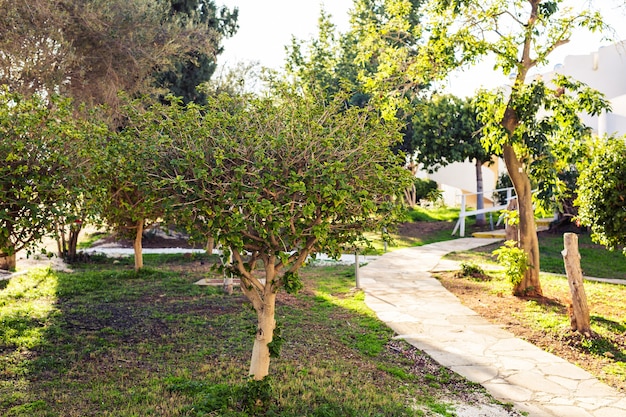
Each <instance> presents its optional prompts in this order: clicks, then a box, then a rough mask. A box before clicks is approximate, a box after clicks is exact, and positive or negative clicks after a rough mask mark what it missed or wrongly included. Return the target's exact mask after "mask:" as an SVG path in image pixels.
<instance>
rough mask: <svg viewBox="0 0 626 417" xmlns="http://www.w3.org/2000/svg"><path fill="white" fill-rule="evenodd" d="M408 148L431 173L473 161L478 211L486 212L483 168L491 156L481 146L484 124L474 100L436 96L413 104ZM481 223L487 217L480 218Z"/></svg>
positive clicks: (478, 217)
mask: <svg viewBox="0 0 626 417" xmlns="http://www.w3.org/2000/svg"><path fill="white" fill-rule="evenodd" d="M411 108H412V112H413V113H412V117H411V120H410V127H409V132H410V138H409V139H408V141H409V142H408V146H407V147H408V148H409V149H411V150H412V151H413V153H414V155H415V160H416V162H419V163H422V164H424V167H425V168H426V169H427V170H429V171H430V172H433V171H436V170H437V169H439V168H440V167H443V166H446V165H448V164H450V163H453V162H463V161H465V160H467V159H469V160H471V161H472V160H473V161H474V165H475V167H476V192H477V194H478V195H477V200H476V201H477V208H478V209H482V208H484V203H483V179H482V166H483V164H484V163H486V162H489V161H490V160H491V157H492V154H491V153H490V152H488V151H487V150H486V149H485V148H484V147H483V145H482V143H481V137H482V132H481V130H482V124H481V123H480V121H479V120H478V112H477V110H476V107H475V105H474V103H473V101H472V100H470V99H460V98H457V97H454V96H450V95H434V96H432V97H430V98H429V99H421V100H415V101H413V103H412V104H411ZM477 220H478V221H479V222H484V221H485V215H484V214H482V215H478V216H477Z"/></svg>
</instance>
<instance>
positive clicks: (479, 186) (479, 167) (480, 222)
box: [476, 158, 485, 226]
mask: <svg viewBox="0 0 626 417" xmlns="http://www.w3.org/2000/svg"><path fill="white" fill-rule="evenodd" d="M484 208H485V201H484V199H483V161H481V160H480V159H478V158H476V209H477V210H482V209H484ZM476 225H477V226H484V225H485V213H480V214H477V215H476Z"/></svg>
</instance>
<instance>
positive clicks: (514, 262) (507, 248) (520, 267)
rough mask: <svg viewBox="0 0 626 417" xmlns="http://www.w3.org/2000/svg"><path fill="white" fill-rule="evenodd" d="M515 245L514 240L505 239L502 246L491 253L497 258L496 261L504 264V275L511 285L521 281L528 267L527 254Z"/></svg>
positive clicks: (514, 285)
mask: <svg viewBox="0 0 626 417" xmlns="http://www.w3.org/2000/svg"><path fill="white" fill-rule="evenodd" d="M517 245H518V244H517V242H516V241H514V240H507V241H506V242H504V246H501V247H499V248H498V249H496V250H494V251H493V254H494V255H496V256H497V258H498V262H499V263H500V264H501V265H502V266H504V275H506V277H507V278H508V279H509V281H510V282H511V284H512V285H513V287H516V286H517V285H519V284H520V282H522V278H523V277H524V274H525V273H526V270H527V269H528V268H529V265H528V255H527V254H526V252H524V250H523V249H522V248H520V247H518V246H517Z"/></svg>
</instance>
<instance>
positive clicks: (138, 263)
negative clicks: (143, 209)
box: [133, 219, 143, 271]
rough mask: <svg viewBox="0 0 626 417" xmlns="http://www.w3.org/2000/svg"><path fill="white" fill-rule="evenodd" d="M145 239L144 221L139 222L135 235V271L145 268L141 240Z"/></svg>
mask: <svg viewBox="0 0 626 417" xmlns="http://www.w3.org/2000/svg"><path fill="white" fill-rule="evenodd" d="M142 237H143V219H141V220H139V221H138V222H137V231H136V233H135V241H134V242H133V249H134V251H135V271H139V270H140V269H141V268H143V252H142V250H141V238H142Z"/></svg>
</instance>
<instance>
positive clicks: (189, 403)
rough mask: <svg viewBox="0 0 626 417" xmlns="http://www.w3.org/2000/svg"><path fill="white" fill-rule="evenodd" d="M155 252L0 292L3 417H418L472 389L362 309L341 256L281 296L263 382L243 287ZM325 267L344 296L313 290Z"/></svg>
mask: <svg viewBox="0 0 626 417" xmlns="http://www.w3.org/2000/svg"><path fill="white" fill-rule="evenodd" d="M151 262H152V261H150V260H149V258H148V259H147V262H146V264H147V265H148V267H147V269H146V270H145V271H142V272H140V273H135V272H134V271H132V270H131V269H130V268H132V266H130V265H129V264H127V263H126V261H124V262H121V261H119V262H117V263H113V261H112V260H109V262H105V261H104V260H102V262H101V263H99V264H98V265H99V267H97V268H95V267H94V264H93V263H92V264H89V265H82V266H81V265H78V264H77V265H75V266H74V268H75V269H76V271H77V272H75V273H73V274H66V273H56V272H50V271H47V272H46V271H42V272H40V273H37V274H28V275H27V276H24V277H21V278H19V279H16V280H15V281H11V283H10V284H9V285H8V286H7V287H6V288H5V289H4V290H2V291H1V292H0V318H1V320H0V330H1V332H0V336H1V338H0V351H1V352H2V354H3V355H2V358H1V359H0V364H1V367H0V415H3V416H33V417H44V416H46V417H47V416H58V415H63V416H74V415H75V416H88V415H98V416H100V415H102V416H105V415H109V416H113V415H114V416H136V415H142V416H149V415H154V416H168V415H169V416H174V415H189V416H201V415H223V416H246V415H267V416H272V415H273V416H294V417H295V416H302V415H310V416H331V417H332V416H337V417H338V416H355V417H356V416H377V415H397V416H402V415H406V416H418V415H421V414H420V413H421V411H420V410H419V408H420V407H426V408H429V407H430V408H432V407H437V408H442V407H443V408H446V407H447V408H449V407H450V406H449V405H448V403H447V402H446V401H444V400H442V399H440V398H441V396H446V397H448V396H450V397H453V398H457V396H459V395H460V396H461V397H458V398H459V401H470V402H471V401H472V400H471V399H468V398H472V397H471V395H472V393H473V392H477V391H478V388H477V387H475V386H474V385H472V384H468V383H467V382H465V381H464V380H463V379H461V378H460V377H458V376H453V377H450V375H449V373H448V372H447V371H444V370H442V369H441V368H440V367H439V366H438V365H437V364H436V363H434V362H433V361H432V360H431V359H430V358H429V357H427V356H426V355H424V354H422V353H421V352H419V351H417V350H416V349H414V348H411V347H408V346H407V345H405V344H404V343H403V342H399V341H392V340H391V337H392V336H393V333H392V332H391V331H390V330H389V329H388V328H387V327H386V326H384V324H382V323H381V322H379V321H378V320H376V319H375V318H373V317H372V314H371V313H367V312H365V311H360V310H359V308H362V307H359V306H361V305H362V299H359V297H362V293H358V292H357V293H353V294H352V295H350V294H345V291H346V288H350V284H349V283H350V282H352V280H353V279H354V277H353V276H352V275H351V273H350V272H349V271H350V270H351V269H352V268H351V267H337V266H335V267H331V269H330V271H332V272H330V274H329V273H328V271H327V272H326V273H324V272H323V271H324V268H320V267H316V268H311V269H310V270H309V271H310V272H306V273H305V274H304V275H307V274H308V275H309V277H308V278H307V280H308V281H307V283H308V284H307V285H309V287H308V289H307V290H305V291H304V292H303V293H301V294H300V295H297V296H293V295H287V294H281V295H280V298H279V304H278V308H277V314H276V318H277V320H278V321H279V322H280V323H281V324H282V327H283V329H284V330H283V336H284V337H285V339H286V342H285V345H284V347H283V351H282V353H281V357H280V358H279V359H277V360H274V361H273V364H272V371H271V372H272V375H273V379H272V380H271V381H268V385H266V386H265V385H259V384H256V385H255V384H254V383H250V382H248V379H247V376H246V370H247V363H248V360H249V354H250V351H251V349H252V342H253V334H254V330H255V326H256V316H255V314H254V312H253V311H252V310H251V309H250V308H248V307H247V305H248V304H247V302H246V301H245V300H244V298H243V296H242V295H241V294H239V293H236V294H235V295H233V296H227V295H225V294H222V293H220V292H218V290H217V289H215V288H210V287H209V288H207V287H198V286H195V285H193V282H194V281H195V279H196V278H197V277H196V276H195V275H193V273H192V272H194V273H195V271H197V270H202V268H205V267H208V266H207V265H206V264H203V263H201V262H203V261H201V260H199V259H184V258H183V259H179V261H178V262H174V261H172V260H171V259H170V260H168V261H167V262H162V259H161V260H158V261H157V260H155V263H157V262H159V267H158V269H157V268H156V267H155V266H154V265H155V263H151ZM320 275H326V279H328V280H330V281H332V280H335V279H338V280H341V284H340V285H339V286H337V287H330V286H328V285H327V286H326V287H327V288H335V289H333V290H331V291H338V292H339V293H341V294H340V295H341V296H340V297H335V296H334V295H333V294H328V293H326V294H324V295H320V294H317V295H316V294H314V293H313V290H312V289H311V288H312V287H311V286H315V281H316V280H322V278H320V277H319V276H320ZM359 294H360V295H359ZM351 304H353V305H351ZM407 375H412V377H407ZM426 375H427V376H426ZM468 396H470V397H468ZM211 413H214V414H211ZM215 413H218V414H215ZM450 415H452V414H450Z"/></svg>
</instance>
